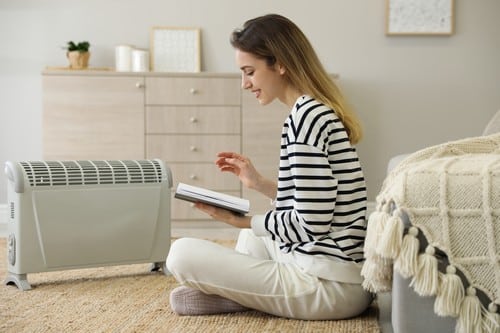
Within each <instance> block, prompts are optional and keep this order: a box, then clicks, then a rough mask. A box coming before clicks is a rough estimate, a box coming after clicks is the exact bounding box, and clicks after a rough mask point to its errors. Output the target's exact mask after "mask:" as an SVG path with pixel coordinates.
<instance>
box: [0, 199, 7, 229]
mask: <svg viewBox="0 0 500 333" xmlns="http://www.w3.org/2000/svg"><path fill="white" fill-rule="evenodd" d="M0 237H7V204H0Z"/></svg>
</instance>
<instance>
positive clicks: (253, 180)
mask: <svg viewBox="0 0 500 333" xmlns="http://www.w3.org/2000/svg"><path fill="white" fill-rule="evenodd" d="M217 157H218V158H217V161H215V164H216V165H217V167H218V168H219V170H220V171H223V172H224V171H228V172H232V173H233V174H235V175H236V176H237V177H238V178H239V179H240V181H241V182H242V183H243V185H245V186H246V187H248V188H250V189H253V190H256V191H258V192H261V193H262V194H264V195H265V196H267V197H269V198H271V199H274V198H275V197H276V191H277V188H278V186H277V184H276V183H275V182H273V181H271V180H268V179H266V178H264V177H262V175H261V174H260V173H258V172H257V170H256V169H255V167H254V166H253V164H252V162H251V161H250V159H249V158H248V157H245V156H243V155H240V154H238V153H233V152H221V153H218V154H217Z"/></svg>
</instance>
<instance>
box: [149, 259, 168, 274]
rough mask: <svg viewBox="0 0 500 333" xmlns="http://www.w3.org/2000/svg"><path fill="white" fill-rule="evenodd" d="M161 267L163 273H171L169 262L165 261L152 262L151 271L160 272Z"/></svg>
mask: <svg viewBox="0 0 500 333" xmlns="http://www.w3.org/2000/svg"><path fill="white" fill-rule="evenodd" d="M160 269H161V270H162V271H163V274H165V275H170V272H169V271H168V269H167V263H166V262H165V261H163V262H155V263H152V264H151V268H150V271H151V272H158V271H159V270H160Z"/></svg>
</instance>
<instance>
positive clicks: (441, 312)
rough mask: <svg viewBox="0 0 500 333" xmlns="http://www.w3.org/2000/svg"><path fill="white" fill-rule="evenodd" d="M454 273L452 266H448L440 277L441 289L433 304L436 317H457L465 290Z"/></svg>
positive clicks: (454, 269)
mask: <svg viewBox="0 0 500 333" xmlns="http://www.w3.org/2000/svg"><path fill="white" fill-rule="evenodd" d="M456 272H457V270H456V268H455V267H454V266H452V265H448V267H446V274H442V275H441V287H440V288H439V289H438V293H437V296H436V301H435V302H434V312H435V313H436V314H437V315H438V316H442V317H444V316H451V317H457V316H458V315H459V314H460V304H462V301H463V299H464V295H465V290H464V286H463V284H462V280H461V279H460V277H459V276H458V275H457V274H456Z"/></svg>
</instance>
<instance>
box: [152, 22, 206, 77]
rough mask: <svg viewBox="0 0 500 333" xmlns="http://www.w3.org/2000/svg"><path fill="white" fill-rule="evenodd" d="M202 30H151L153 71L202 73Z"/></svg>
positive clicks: (168, 28)
mask: <svg viewBox="0 0 500 333" xmlns="http://www.w3.org/2000/svg"><path fill="white" fill-rule="evenodd" d="M200 53H201V51H200V29H199V28H183V27H161V26H154V27H152V28H151V70H152V71H154V72H200V70H201V65H200Z"/></svg>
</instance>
